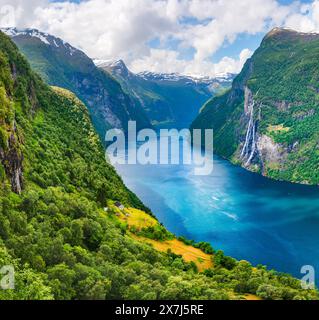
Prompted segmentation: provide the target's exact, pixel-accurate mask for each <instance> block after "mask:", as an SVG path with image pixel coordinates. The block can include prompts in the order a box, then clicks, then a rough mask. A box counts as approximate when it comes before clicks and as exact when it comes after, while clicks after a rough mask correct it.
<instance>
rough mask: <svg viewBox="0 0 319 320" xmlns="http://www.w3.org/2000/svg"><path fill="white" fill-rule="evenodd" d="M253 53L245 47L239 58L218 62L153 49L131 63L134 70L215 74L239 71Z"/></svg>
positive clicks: (224, 59)
mask: <svg viewBox="0 0 319 320" xmlns="http://www.w3.org/2000/svg"><path fill="white" fill-rule="evenodd" d="M251 55H252V51H250V50H249V49H244V50H243V51H242V52H241V53H240V55H239V57H238V59H233V58H229V57H224V58H223V59H222V60H221V61H219V62H218V63H213V62H211V61H207V60H205V61H197V60H191V61H187V60H180V59H178V56H179V53H178V52H177V51H169V50H158V49H151V51H150V54H149V55H147V56H145V57H143V58H139V59H136V60H134V61H133V62H132V64H131V69H132V71H134V72H139V71H142V70H148V71H152V72H163V66H165V72H168V73H175V72H177V73H183V74H186V75H188V74H189V75H194V74H195V75H206V76H214V75H216V74H221V73H238V72H240V70H241V69H242V67H243V65H244V63H245V62H246V60H247V59H248V58H250V57H251Z"/></svg>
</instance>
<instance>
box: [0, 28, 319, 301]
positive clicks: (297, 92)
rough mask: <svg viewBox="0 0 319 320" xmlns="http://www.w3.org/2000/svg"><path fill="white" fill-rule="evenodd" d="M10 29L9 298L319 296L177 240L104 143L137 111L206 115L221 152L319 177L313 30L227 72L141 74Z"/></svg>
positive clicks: (283, 173)
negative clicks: (211, 75)
mask: <svg viewBox="0 0 319 320" xmlns="http://www.w3.org/2000/svg"><path fill="white" fill-rule="evenodd" d="M3 31H4V33H3V32H1V33H0V102H1V103H0V108H1V112H0V160H1V165H0V182H1V183H0V265H13V266H14V268H15V270H16V281H15V282H16V289H15V290H8V291H3V290H1V291H0V299H21V300H33V299H39V300H52V299H57V300H79V299H83V300H85V299H101V300H105V299H136V300H138V299H144V300H152V299H177V300H189V299H199V300H200V299H204V300H205V299H208V300H228V299H234V300H238V299H239V300H241V299H242V300H247V299H250V300H259V299H266V300H293V299H294V300H317V299H318V298H319V294H318V291H317V290H315V289H314V290H303V289H302V287H301V283H300V280H298V279H296V278H294V277H292V276H291V275H287V274H282V273H279V272H276V271H274V270H268V269H267V268H266V267H265V266H263V265H258V266H252V265H251V264H250V263H249V262H247V261H238V260H236V259H234V258H231V257H229V256H227V255H225V254H224V253H223V252H222V251H220V250H218V249H219V248H212V246H211V245H210V244H209V243H206V242H199V243H196V242H195V241H192V240H189V239H186V238H185V237H176V236H175V235H174V234H172V233H171V232H169V231H168V230H167V229H166V228H165V226H164V225H163V224H161V223H160V222H159V221H158V219H157V218H156V212H154V213H153V212H152V211H151V210H150V209H149V208H147V207H146V206H145V205H144V204H143V203H142V201H141V200H140V199H139V198H138V197H137V196H136V195H135V194H134V193H132V192H131V191H130V190H129V189H128V188H127V187H126V186H125V184H124V183H123V181H122V179H121V177H120V176H119V175H118V173H117V172H116V171H115V169H114V168H113V167H112V166H111V165H109V164H107V163H106V162H105V157H104V147H103V138H104V137H103V136H104V134H105V131H106V130H107V129H108V128H114V127H115V128H122V129H124V130H125V129H126V125H127V121H128V120H135V121H137V123H138V127H139V128H153V127H156V128H157V127H173V126H176V127H183V126H185V125H191V122H192V121H193V120H194V118H195V117H196V116H197V115H198V114H199V116H198V118H197V119H196V120H195V121H194V122H193V124H192V128H214V129H215V133H216V135H215V145H216V151H217V153H218V154H220V155H222V156H224V157H226V158H229V159H230V160H232V161H233V162H234V163H237V164H240V165H242V166H244V167H246V168H247V169H249V170H253V171H256V172H259V173H261V174H264V175H267V176H270V177H272V178H275V179H282V180H288V181H292V182H300V183H309V184H318V182H319V180H318V177H317V173H316V171H317V169H318V167H317V162H318V161H317V160H318V157H317V150H316V147H317V140H316V138H317V130H316V126H317V121H316V120H317V118H316V117H317V98H318V92H317V89H316V88H317V84H318V83H317V81H319V79H318V78H317V76H318V75H317V71H312V72H307V71H309V70H315V69H314V68H313V61H314V60H313V59H315V58H316V57H317V56H316V54H317V44H318V43H317V42H318V40H317V36H316V35H305V34H298V33H295V32H292V31H286V30H281V29H280V30H274V31H273V32H272V33H270V34H268V35H267V36H266V38H265V39H264V41H263V43H262V45H261V47H260V48H259V49H258V50H257V52H256V53H255V55H254V56H253V58H252V59H251V60H249V61H248V62H247V63H246V65H245V67H244V70H243V71H242V73H241V74H239V75H238V76H236V77H235V79H234V81H233V82H232V80H233V78H234V75H223V76H221V77H218V78H216V79H208V78H203V79H194V78H191V77H186V76H180V75H158V74H150V73H143V74H137V75H136V74H132V73H131V72H130V71H129V70H128V69H127V67H126V66H125V64H124V63H123V62H122V61H119V62H115V63H114V62H112V63H108V62H105V61H104V62H98V63H97V62H96V64H95V63H94V62H93V60H91V59H90V58H89V57H87V56H86V55H85V54H84V53H83V52H81V51H80V50H77V49H75V48H73V47H72V46H70V45H69V44H67V43H65V42H64V41H63V40H61V39H58V38H55V37H53V36H51V35H48V34H45V33H41V32H40V31H37V30H30V29H28V30H23V31H19V30H17V29H5V30H3ZM285 48H289V50H288V49H285ZM291 52H292V53H293V54H291ZM288 54H291V57H290V58H289V59H287V55H288ZM270 57H271V59H270ZM281 72H282V73H281ZM296 77H298V79H299V80H300V81H294V79H296ZM282 83H285V85H282ZM213 96H214V97H213ZM275 97H276V98H275ZM207 100H209V102H207ZM205 103H206V104H205ZM203 104H205V106H204V108H202V105H203Z"/></svg>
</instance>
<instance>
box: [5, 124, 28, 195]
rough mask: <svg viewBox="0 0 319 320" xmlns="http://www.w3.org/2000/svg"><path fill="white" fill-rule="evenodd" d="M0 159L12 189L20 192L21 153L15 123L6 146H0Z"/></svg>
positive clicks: (21, 181) (21, 180)
mask: <svg viewBox="0 0 319 320" xmlns="http://www.w3.org/2000/svg"><path fill="white" fill-rule="evenodd" d="M0 160H1V163H2V165H3V167H4V169H5V172H6V175H7V177H8V179H9V180H10V183H11V188H12V191H13V192H15V193H18V194H20V193H21V191H22V188H23V154H22V152H21V150H20V148H19V141H18V138H17V128H16V126H15V125H14V128H13V131H11V132H10V134H9V139H8V143H7V146H6V147H5V148H0Z"/></svg>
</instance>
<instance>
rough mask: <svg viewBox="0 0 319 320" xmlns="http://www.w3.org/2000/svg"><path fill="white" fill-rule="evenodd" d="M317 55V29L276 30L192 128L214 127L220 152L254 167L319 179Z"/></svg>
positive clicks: (279, 175) (288, 176)
mask: <svg viewBox="0 0 319 320" xmlns="http://www.w3.org/2000/svg"><path fill="white" fill-rule="evenodd" d="M318 59H319V35H318V34H304V33H297V32H295V31H292V30H287V29H278V28H277V29H274V30H272V31H271V32H270V33H269V34H267V35H266V37H265V38H264V40H263V42H262V44H261V46H260V48H259V49H258V50H257V51H256V52H255V54H254V55H253V57H252V58H251V59H250V60H248V61H247V63H246V65H245V66H244V68H243V70H242V72H241V73H240V75H239V76H238V77H237V78H236V79H235V80H234V83H233V86H232V89H231V90H229V91H228V92H227V93H225V94H224V95H221V96H219V97H216V98H214V99H212V100H211V101H210V102H208V103H207V104H206V105H205V107H204V108H203V110H202V112H201V114H200V115H199V117H198V118H197V119H196V120H195V121H194V123H193V124H192V127H193V128H214V130H215V151H216V153H218V154H219V155H221V156H223V157H226V158H228V159H230V160H232V161H233V162H234V163H237V164H240V165H242V166H244V167H245V168H247V169H249V170H252V171H256V172H260V173H262V174H263V175H265V176H268V177H271V178H275V179H280V180H287V181H292V182H297V183H306V184H319V157H318V138H319V136H318V132H319V131H318V129H319V127H318V125H319V104H318V102H319V90H318V88H319V71H318V65H317V61H318Z"/></svg>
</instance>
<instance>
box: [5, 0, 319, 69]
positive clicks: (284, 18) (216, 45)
mask: <svg viewBox="0 0 319 320" xmlns="http://www.w3.org/2000/svg"><path fill="white" fill-rule="evenodd" d="M8 2H9V1H8V0H7V1H5V0H0V6H1V7H3V5H5V4H8ZM9 4H10V5H13V6H14V7H15V9H16V10H15V13H16V25H17V26H19V27H22V26H24V27H35V28H38V29H40V30H42V31H46V32H49V33H51V34H53V35H56V36H59V37H61V38H63V39H64V40H66V41H68V42H70V43H71V44H73V45H74V46H76V47H79V48H81V49H82V50H84V51H85V52H86V53H87V54H88V55H89V56H91V57H93V58H100V59H112V58H115V59H116V58H122V59H124V60H125V61H126V62H127V63H128V65H129V66H130V67H131V68H132V69H134V70H135V71H143V70H144V69H149V70H153V71H161V72H180V73H192V74H207V75H208V74H209V75H212V74H213V73H214V72H226V71H227V72H238V71H239V69H240V67H241V66H242V65H243V63H244V61H245V59H246V58H247V57H248V56H249V55H250V54H251V53H250V52H249V50H243V51H242V53H241V55H240V57H238V58H236V59H235V58H231V57H224V58H223V59H221V60H220V61H219V62H218V61H215V62H212V57H213V55H214V53H216V52H217V51H218V50H220V49H222V48H223V46H225V45H226V46H227V45H228V44H231V43H233V42H234V41H235V40H236V39H237V37H238V36H239V35H242V34H250V35H255V34H257V33H259V32H266V31H268V30H269V29H270V28H272V27H274V26H287V27H292V28H295V29H298V30H300V31H315V30H319V0H314V1H313V3H310V4H302V3H300V2H298V1H295V2H292V4H291V5H281V4H279V2H278V1H277V0H241V1H238V0H87V1H83V2H81V3H72V2H69V1H64V2H59V3H58V2H56V3H50V2H49V1H48V0H31V1H24V0H10V2H9ZM0 9H1V8H0ZM185 21H188V23H185ZM0 22H1V20H0ZM154 39H158V41H160V46H159V47H158V48H157V49H152V48H151V47H150V45H149V42H150V41H152V40H154ZM172 43H173V44H174V45H173V46H172ZM169 44H170V45H169ZM186 51H187V52H189V51H192V52H194V55H193V56H192V57H188V58H187V59H181V56H183V55H182V54H184V53H185V52H186Z"/></svg>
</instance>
